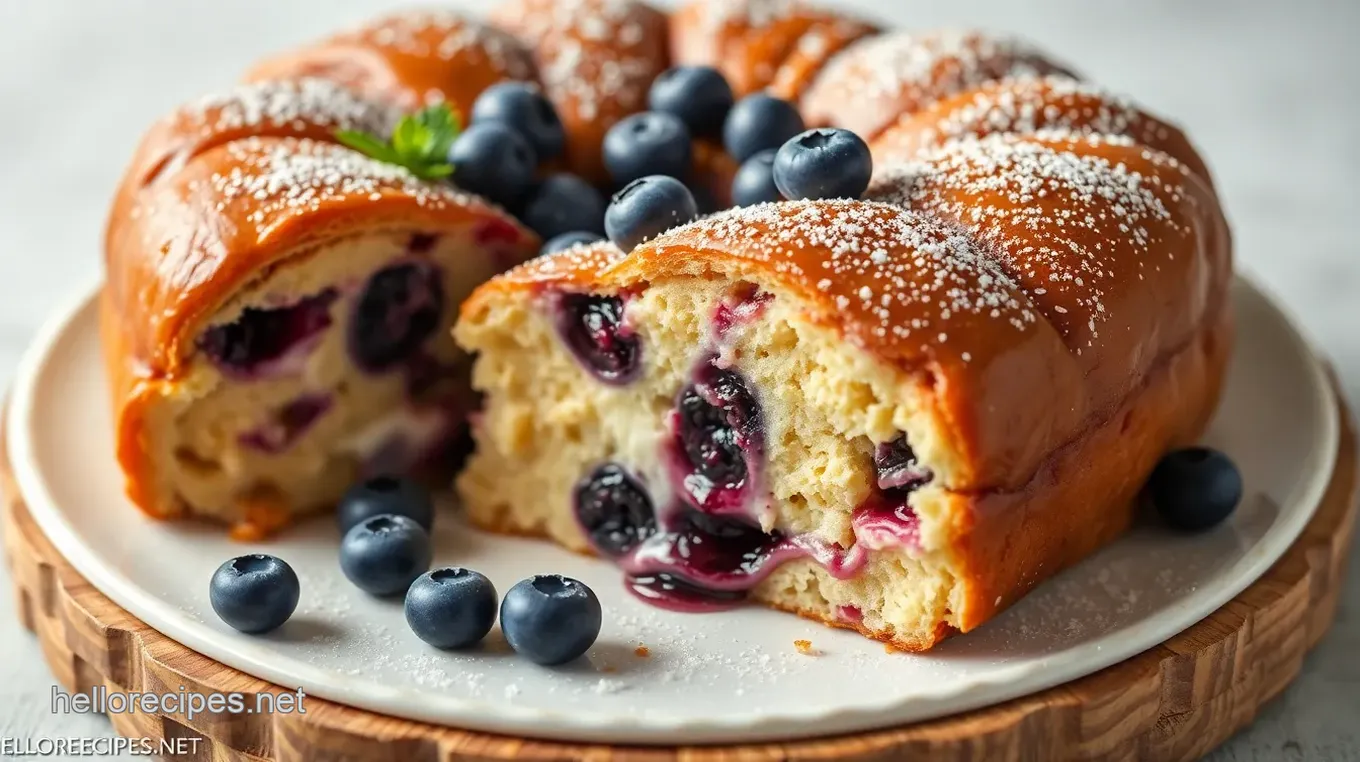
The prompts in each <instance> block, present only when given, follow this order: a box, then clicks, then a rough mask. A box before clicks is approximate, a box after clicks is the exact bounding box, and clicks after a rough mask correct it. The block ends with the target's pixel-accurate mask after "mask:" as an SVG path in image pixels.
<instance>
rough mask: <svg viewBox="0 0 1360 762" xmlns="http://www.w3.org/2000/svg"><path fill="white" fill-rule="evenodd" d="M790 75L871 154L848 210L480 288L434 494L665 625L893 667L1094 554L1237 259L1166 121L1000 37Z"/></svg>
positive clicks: (876, 53) (547, 267)
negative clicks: (822, 627) (774, 627)
mask: <svg viewBox="0 0 1360 762" xmlns="http://www.w3.org/2000/svg"><path fill="white" fill-rule="evenodd" d="M691 12H693V11H691ZM684 14H685V11H682V12H681V15H680V16H679V17H678V18H681V19H684V18H686V16H685V15H684ZM777 18H778V17H771V19H772V20H771V21H770V23H771V24H777V23H779V22H778V20H777ZM686 23H687V24H688V23H689V22H686ZM741 23H747V22H746V21H745V17H742V21H741ZM756 26H759V25H758V24H756ZM689 28H690V26H683V27H681V28H680V30H679V33H680V34H681V35H683V34H684V33H685V31H686V30H688V29H689ZM740 28H741V29H742V31H741V32H740V35H738V38H739V39H754V38H755V37H756V36H757V35H756V33H753V32H751V31H748V30H745V28H744V27H740ZM672 31H673V34H675V33H676V30H675V29H673V30H672ZM673 40H674V37H673ZM673 44H676V43H674V42H673ZM676 49H677V54H680V53H679V51H680V50H681V49H682V48H681V47H680V45H679V44H676ZM702 55H704V54H699V53H696V54H694V56H695V58H696V59H697V60H703V59H702ZM711 55H718V54H717V53H712V54H711ZM778 60H779V59H778V58H776V59H773V61H771V63H772V64H777V62H778ZM775 68H776V69H777V68H778V67H777V65H775ZM768 81H769V80H768V79H767V80H765V83H766V84H767V83H768ZM809 82H810V84H808V85H807V86H806V88H805V89H803V90H802V94H801V99H800V101H799V102H800V104H801V106H802V109H803V112H804V114H805V116H806V118H807V120H808V122H809V123H823V124H833V125H842V126H850V127H851V128H852V129H855V130H856V131H858V132H859V134H860V135H861V136H863V137H864V138H865V139H866V140H867V141H869V143H870V145H871V147H872V149H873V155H874V161H875V165H876V171H875V176H874V181H873V183H872V184H871V186H870V188H869V190H868V192H867V193H866V194H865V196H864V197H863V198H862V199H826V200H799V201H782V202H777V203H767V204H760V205H756V206H751V207H747V208H741V209H735V210H729V211H725V212H720V213H718V214H716V215H713V216H710V217H707V218H704V219H700V220H698V221H695V222H691V223H688V224H684V225H681V226H679V227H676V228H674V229H672V230H670V231H668V232H666V233H664V234H662V235H660V236H658V237H656V238H654V239H653V240H651V241H648V242H646V243H644V244H642V245H640V246H638V247H637V248H635V249H633V250H632V251H629V252H623V251H620V250H618V249H617V248H615V247H614V246H613V245H611V244H608V243H600V244H593V245H578V246H576V247H573V248H572V249H569V250H567V251H563V252H559V253H557V254H552V255H548V256H545V257H542V258H539V259H537V260H534V261H533V262H530V263H527V264H525V265H523V266H520V267H518V268H516V269H514V270H512V271H510V272H508V273H506V274H504V275H501V276H498V277H496V278H494V279H492V280H491V281H490V282H488V283H487V284H485V285H483V286H482V287H480V288H479V289H478V290H477V291H476V292H475V293H474V294H473V295H472V297H470V298H469V300H468V301H467V302H466V303H465V304H464V305H463V308H462V312H461V316H460V319H459V322H458V325H457V327H456V328H455V337H456V338H457V340H458V342H459V344H460V345H462V346H463V347H464V348H465V349H467V350H468V351H470V352H473V353H475V355H476V357H477V359H476V360H475V364H474V369H473V386H474V387H475V388H476V389H477V390H479V391H480V392H481V393H482V394H483V409H482V412H481V413H480V415H478V416H477V417H476V423H475V425H474V434H475V438H476V441H477V447H476V450H475V452H474V454H473V455H472V457H471V459H470V461H469V463H468V465H467V467H466V468H465V470H464V471H463V473H462V474H461V475H460V477H459V479H458V483H457V484H458V488H459V493H460V495H461V496H462V498H463V501H464V504H465V506H466V509H467V511H468V514H469V516H470V517H471V519H472V520H473V521H474V522H475V523H477V524H479V525H481V526H483V527H486V528H489V529H492V530H495V531H501V532H509V533H516V534H525V535H536V536H546V537H549V538H551V539H553V540H555V541H557V542H559V543H561V544H563V545H565V546H566V547H569V548H571V549H573V550H577V551H581V552H586V553H594V554H598V555H600V556H602V557H605V558H607V559H610V560H612V561H613V562H614V563H616V564H618V565H619V566H620V567H621V569H622V571H623V573H624V576H625V579H626V581H627V585H628V586H629V588H630V589H631V590H632V591H633V592H635V593H636V594H638V595H639V596H640V597H642V598H644V599H646V600H650V601H652V602H654V603H657V604H659V605H662V606H668V607H672V608H676V609H682V610H692V609H701V610H702V609H710V608H719V607H724V606H729V605H733V604H735V603H738V602H740V601H745V600H754V601H757V602H761V603H764V604H766V605H769V606H771V607H774V608H778V609H782V610H786V611H790V612H795V613H798V614H801V615H803V616H805V617H809V618H812V619H816V620H819V621H823V622H825V623H828V624H831V625H834V626H838V627H844V628H849V629H854V630H857V631H859V632H861V633H863V634H865V635H867V636H869V637H873V638H876V639H879V640H882V641H884V642H886V643H889V644H891V645H892V646H893V647H896V648H899V649H904V650H912V651H919V650H924V649H928V648H930V647H932V646H933V645H935V644H936V643H938V642H939V641H940V639H942V638H944V637H946V636H947V635H949V634H951V633H954V632H966V631H968V630H971V629H973V628H975V627H977V626H978V625H980V624H981V623H983V622H985V621H987V620H988V619H990V618H991V617H993V616H994V615H995V614H996V613H997V612H999V611H1001V610H1002V609H1004V608H1005V607H1006V606H1008V605H1010V604H1011V603H1013V602H1014V601H1015V600H1017V599H1018V598H1019V597H1021V596H1023V595H1024V594H1025V593H1026V592H1027V591H1028V590H1030V589H1031V588H1033V586H1034V585H1036V584H1038V583H1040V582H1042V581H1043V580H1044V579H1047V578H1048V577H1050V576H1051V575H1053V574H1055V573H1056V572H1058V571H1060V570H1061V569H1063V568H1065V567H1067V566H1069V565H1071V564H1073V563H1075V562H1076V561H1078V560H1080V559H1081V558H1084V557H1085V556H1087V555H1089V554H1090V553H1091V552H1093V551H1094V550H1096V549H1098V548H1099V547H1101V546H1102V545H1104V544H1106V543H1108V542H1109V541H1110V540H1112V539H1113V538H1115V537H1116V536H1117V535H1119V534H1120V533H1121V532H1122V531H1123V530H1124V529H1125V528H1126V527H1127V526H1128V525H1129V523H1130V521H1131V520H1132V516H1133V512H1134V503H1135V496H1136V494H1137V493H1138V491H1139V490H1140V488H1141V486H1142V484H1143V482H1144V481H1145V479H1146V478H1147V475H1148V474H1149V473H1150V472H1151V470H1152V468H1153V466H1154V465H1155V463H1156V462H1157V460H1158V459H1159V458H1160V457H1161V455H1162V454H1163V453H1165V452H1166V451H1167V450H1168V449H1170V448H1173V447H1176V446H1179V445H1182V444H1186V443H1189V442H1191V441H1193V440H1194V439H1195V438H1196V437H1197V436H1198V434H1199V433H1200V431H1201V430H1202V428H1203V427H1204V426H1205V425H1206V424H1207V422H1208V419H1209V417H1210V415H1211V414H1212V411H1213V409H1214V407H1215V404H1216V401H1217V397H1218V394H1219V390H1220V387H1221V384H1222V379H1223V374H1224V372H1225V367H1226V363H1227V358H1228V354H1229V351H1230V347H1231V343H1232V340H1231V339H1232V320H1231V313H1230V308H1229V303H1228V298H1227V286H1228V283H1229V281H1230V277H1231V275H1230V271H1231V255H1230V239H1229V235H1228V230H1227V227H1226V223H1225V221H1224V218H1223V216H1222V213H1221V211H1220V209H1219V205H1218V201H1217V199H1216V197H1215V194H1214V191H1213V188H1212V185H1211V183H1210V181H1209V178H1208V174H1207V171H1206V170H1205V169H1204V164H1203V162H1202V161H1201V160H1200V159H1199V157H1198V156H1197V155H1196V154H1195V152H1194V150H1193V149H1192V148H1191V147H1190V145H1189V143H1188V142H1187V141H1186V140H1185V139H1184V136H1183V135H1182V134H1181V133H1180V132H1179V131H1178V130H1176V129H1175V128H1174V127H1172V126H1171V125H1169V124H1166V123H1164V122H1162V121H1161V120H1159V119H1157V118H1155V117H1153V116H1151V115H1149V114H1147V113H1146V112H1145V111H1143V110H1140V109H1138V108H1136V107H1134V106H1133V105H1131V104H1130V103H1129V102H1128V101H1127V100H1124V99H1121V98H1117V97H1114V96H1111V95H1109V94H1107V93H1104V92H1103V91H1101V90H1099V89H1098V88H1096V87H1094V86H1090V85H1086V84H1083V83H1080V82H1078V81H1077V80H1076V79H1074V78H1072V77H1071V76H1070V75H1068V74H1066V73H1065V67H1062V66H1060V65H1058V64H1054V63H1052V62H1051V59H1049V58H1048V57H1047V56H1044V55H1043V54H1041V53H1039V52H1036V51H1033V50H1032V49H1030V48H1028V47H1025V46H1023V45H1022V44H1019V43H1012V42H1007V41H1004V40H1000V41H999V40H998V39H994V38H987V37H984V36H981V35H977V34H971V33H970V34H957V35H956V34H952V33H949V34H935V35H931V34H927V35H917V36H907V35H897V34H886V35H880V36H871V37H864V38H863V39H861V40H860V41H858V42H851V43H849V44H848V45H847V46H846V47H845V48H844V49H843V50H841V52H840V53H839V54H837V55H834V56H831V57H830V58H829V61H828V63H827V64H826V66H825V67H823V68H822V69H821V70H820V71H819V72H817V73H816V74H815V75H814V76H812V77H811V78H810V79H809ZM848 104H853V105H848Z"/></svg>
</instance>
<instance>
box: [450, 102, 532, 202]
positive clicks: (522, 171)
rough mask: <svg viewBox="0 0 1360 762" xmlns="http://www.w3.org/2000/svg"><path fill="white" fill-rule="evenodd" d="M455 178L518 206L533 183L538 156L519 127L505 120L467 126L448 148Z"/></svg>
mask: <svg viewBox="0 0 1360 762" xmlns="http://www.w3.org/2000/svg"><path fill="white" fill-rule="evenodd" d="M449 163H450V164H452V165H453V182H454V184H455V185H457V186H458V187H459V188H462V189H463V190H465V191H468V192H469V193H476V194H478V195H481V196H485V197H486V198H488V199H491V200H492V201H494V202H496V203H497V204H500V205H501V206H504V207H506V208H510V209H513V208H517V207H518V205H519V203H520V202H521V201H522V200H523V199H524V196H525V194H527V193H528V192H529V188H531V187H532V186H533V183H534V172H535V170H536V169H537V168H538V159H537V157H536V156H535V155H534V149H533V147H532V146H530V145H529V141H528V140H525V139H524V137H523V136H522V135H521V134H520V133H519V131H517V130H515V129H513V128H512V127H510V126H509V125H507V124H504V123H502V122H482V123H481V124H474V125H472V126H471V127H469V128H467V129H466V130H464V131H463V132H462V133H461V134H460V135H459V136H458V138H457V139H456V140H454V141H453V146H452V147H450V148H449Z"/></svg>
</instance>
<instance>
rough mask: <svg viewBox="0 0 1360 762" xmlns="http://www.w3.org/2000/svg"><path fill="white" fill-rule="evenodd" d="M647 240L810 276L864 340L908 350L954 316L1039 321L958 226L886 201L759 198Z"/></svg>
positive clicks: (663, 251)
mask: <svg viewBox="0 0 1360 762" xmlns="http://www.w3.org/2000/svg"><path fill="white" fill-rule="evenodd" d="M654 246H655V248H656V255H657V256H661V257H665V256H678V255H679V251H680V250H690V249H700V250H703V249H715V250H719V251H722V252H724V253H726V254H729V255H731V256H734V257H737V258H741V259H747V260H753V261H758V262H761V263H763V264H766V265H768V266H769V267H771V268H772V269H773V270H774V271H775V272H777V273H780V274H783V275H787V276H790V279H791V280H793V281H795V282H804V283H814V284H816V288H817V289H818V290H820V291H822V292H824V293H825V295H826V296H827V297H828V298H829V299H830V301H831V303H832V304H834V306H835V309H836V310H837V311H839V312H844V313H846V315H845V318H844V322H845V324H846V325H847V326H850V327H852V328H853V329H854V330H856V331H864V330H867V331H868V336H865V337H863V338H866V339H870V340H872V341H873V342H874V343H876V344H880V345H887V346H896V347H898V348H899V349H902V350H905V351H914V350H915V349H916V348H917V347H919V348H920V349H921V350H922V351H929V350H930V349H931V346H932V345H933V344H934V343H935V342H938V341H941V339H940V338H939V337H940V336H942V335H943V336H946V337H947V336H948V332H949V327H950V325H951V324H953V323H955V322H957V321H960V320H965V319H973V318H978V317H982V318H984V319H988V320H995V321H998V322H1003V323H1008V324H1010V325H1011V326H1013V327H1014V328H1015V329H1016V330H1024V329H1025V328H1026V326H1028V325H1029V324H1032V323H1034V322H1035V319H1036V316H1035V314H1034V313H1033V311H1032V310H1031V309H1030V308H1029V305H1028V302H1027V301H1026V300H1025V299H1024V298H1023V295H1022V294H1021V292H1020V289H1019V287H1018V286H1017V285H1016V283H1015V281H1013V280H1012V279H1011V278H1010V276H1008V275H1007V274H1006V273H1005V272H1004V271H1003V270H1002V269H1001V268H1000V267H999V265H998V264H997V263H996V262H995V261H993V260H992V259H991V257H990V252H988V251H987V250H985V249H984V248H983V247H981V246H979V245H978V244H977V243H976V242H975V241H974V240H973V238H972V237H970V236H969V235H968V233H967V232H966V231H965V230H964V229H962V228H960V227H956V226H954V225H953V224H951V223H949V222H946V221H944V220H941V219H938V218H934V217H930V216H927V215H924V214H920V213H917V212H914V211H910V210H904V209H901V208H898V207H893V206H889V205H887V204H880V203H872V202H863V201H852V200H845V199H842V200H833V201H792V202H781V203H766V204H760V205H756V206H750V207H744V208H738V209H733V210H729V211H727V212H724V213H720V214H718V215H715V216H713V217H709V218H707V219H705V220H701V221H699V222H696V223H693V224H692V225H691V226H688V227H686V228H682V229H680V230H678V231H675V232H674V233H673V234H671V235H668V236H663V237H661V238H659V239H658V240H657V241H656V242H655V244H654ZM671 248H674V249H676V250H677V251H675V252H670V251H668V250H669V249H671Z"/></svg>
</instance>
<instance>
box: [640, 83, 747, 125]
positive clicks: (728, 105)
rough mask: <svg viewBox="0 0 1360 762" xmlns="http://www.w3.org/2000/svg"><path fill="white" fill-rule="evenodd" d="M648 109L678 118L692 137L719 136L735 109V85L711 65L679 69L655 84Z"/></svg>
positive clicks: (648, 99)
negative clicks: (733, 88)
mask: <svg viewBox="0 0 1360 762" xmlns="http://www.w3.org/2000/svg"><path fill="white" fill-rule="evenodd" d="M647 107H648V108H650V109H651V110H652V111H661V112H664V113H667V114H674V115H675V116H677V117H679V118H680V121H682V122H684V123H685V126H686V127H688V128H689V131H690V134H692V135H702V136H704V137H718V136H720V135H722V129H723V121H724V120H725V119H727V112H729V111H731V110H732V86H731V85H729V84H727V80H726V79H724V78H723V75H722V74H721V73H720V72H719V71H718V70H717V69H715V68H713V67H711V66H676V67H674V68H672V69H667V70H666V71H663V72H661V74H660V75H659V76H657V78H656V79H655V80H653V81H652V89H651V91H649V92H648V93H647Z"/></svg>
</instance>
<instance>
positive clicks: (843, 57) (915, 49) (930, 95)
mask: <svg viewBox="0 0 1360 762" xmlns="http://www.w3.org/2000/svg"><path fill="white" fill-rule="evenodd" d="M1054 68H1055V67H1054V66H1053V65H1051V64H1049V63H1047V62H1046V60H1045V57H1044V56H1043V54H1041V53H1040V52H1039V51H1038V50H1037V49H1036V48H1033V47H1031V46H1030V45H1029V44H1028V43H1025V42H1023V41H1021V40H1018V39H1015V38H1011V37H996V36H990V35H986V34H983V33H981V32H977V31H967V30H942V31H937V32H933V33H928V34H914V33H909V32H890V33H887V34H882V35H878V36H874V37H868V38H865V39H862V40H860V41H858V42H856V43H854V44H852V45H850V46H849V47H847V48H846V49H845V50H843V51H841V52H840V53H839V54H838V55H836V56H835V57H834V58H832V59H831V61H830V63H828V64H827V67H826V68H825V69H824V70H823V71H822V74H821V75H820V76H819V78H818V81H819V82H820V83H825V86H826V87H829V88H834V89H835V90H836V91H837V92H839V93H841V95H840V96H839V97H841V98H849V99H850V100H838V101H837V102H841V103H853V102H858V101H860V100H862V99H872V100H887V99H892V100H896V99H899V98H903V97H904V96H905V97H906V98H907V99H908V100H909V101H910V102H909V103H907V104H905V105H906V106H907V110H914V109H916V108H919V107H920V106H922V105H925V104H927V103H930V102H931V101H934V100H936V99H939V98H942V97H945V96H948V95H953V94H954V93H958V92H961V91H963V90H965V89H967V88H970V87H975V86H977V85H979V84H982V83H983V82H987V81H990V80H994V79H1001V78H1006V77H1027V76H1038V75H1041V74H1044V73H1047V72H1048V71H1050V70H1052V69H1054Z"/></svg>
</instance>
